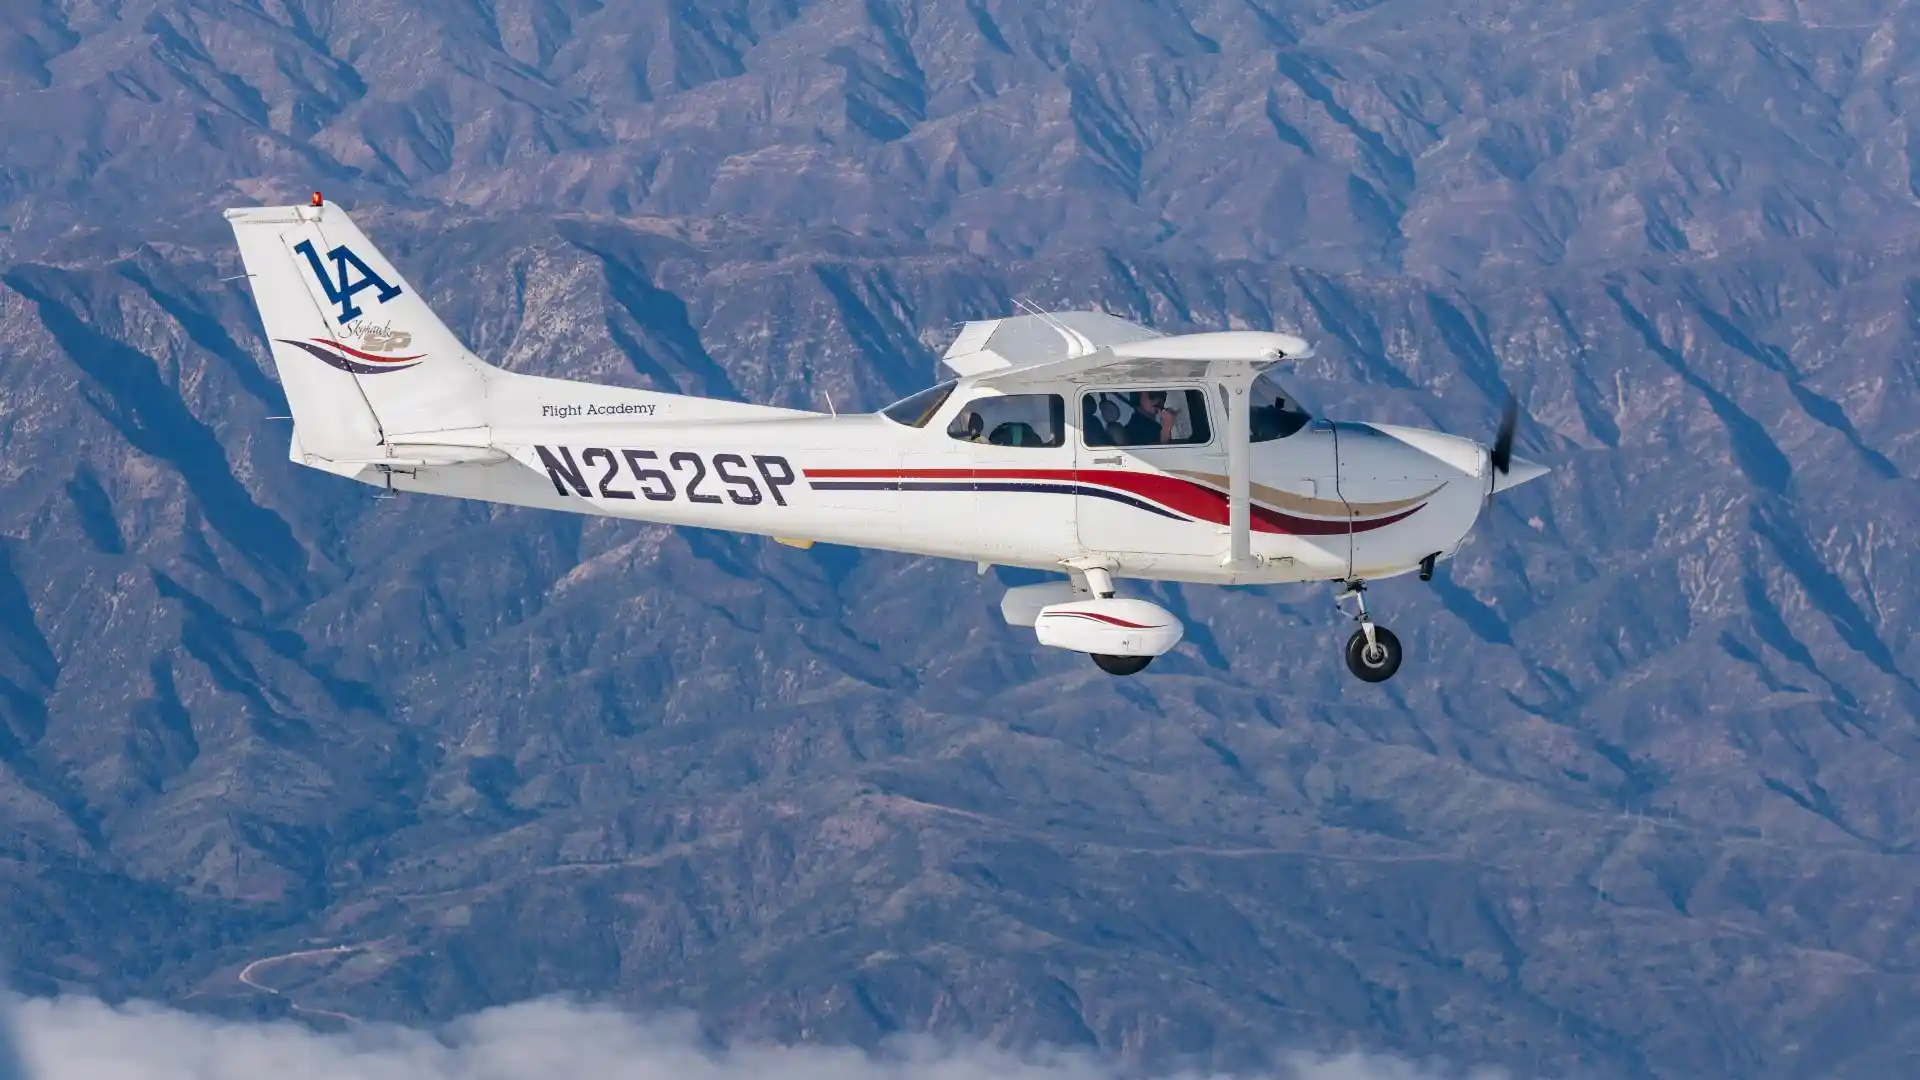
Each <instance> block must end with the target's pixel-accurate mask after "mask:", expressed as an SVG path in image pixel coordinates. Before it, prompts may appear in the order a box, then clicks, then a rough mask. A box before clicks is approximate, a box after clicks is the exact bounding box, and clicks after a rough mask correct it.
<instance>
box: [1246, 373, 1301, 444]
mask: <svg viewBox="0 0 1920 1080" xmlns="http://www.w3.org/2000/svg"><path fill="white" fill-rule="evenodd" d="M1248 397H1249V398H1250V402H1249V404H1250V405H1251V408H1250V409H1249V411H1248V416H1247V421H1248V425H1247V426H1248V428H1249V429H1250V430H1249V434H1250V436H1251V439H1252V441H1253V442H1272V441H1274V440H1275V439H1284V438H1286V437H1287V436H1289V435H1291V434H1293V433H1294V432H1296V431H1299V430H1300V429H1301V428H1303V427H1306V426H1307V425H1308V424H1309V423H1311V422H1312V421H1313V414H1312V413H1310V412H1308V411H1307V410H1306V409H1304V408H1302V407H1301V406H1300V403H1299V402H1298V401H1295V400H1294V399H1293V397H1292V395H1290V394H1288V393H1287V392H1286V391H1285V390H1284V389H1282V388H1281V386H1280V383H1279V381H1278V380H1276V379H1275V378H1274V377H1273V376H1272V375H1270V374H1266V373H1262V374H1261V376H1260V377H1259V378H1257V379H1255V380H1253V390H1252V392H1251V393H1250V394H1249V395H1248Z"/></svg>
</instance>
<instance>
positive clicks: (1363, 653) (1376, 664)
mask: <svg viewBox="0 0 1920 1080" xmlns="http://www.w3.org/2000/svg"><path fill="white" fill-rule="evenodd" d="M1348 600H1352V601H1353V606H1354V615H1353V619H1354V621H1355V622H1358V623H1359V624H1360V629H1358V630H1355V631H1354V632H1353V636H1352V637H1350V638H1348V639H1347V670H1348V671H1351V672H1353V676H1354V678H1356V679H1359V680H1360V681H1361V682H1370V683H1377V682H1386V681H1387V680H1388V679H1391V678H1393V673H1394V672H1396V671H1399V670H1400V656H1401V654H1400V639H1399V638H1397V637H1394V636H1393V631H1391V630H1389V629H1387V628H1386V627H1384V626H1376V625H1374V622H1373V618H1372V616H1370V615H1368V614H1367V585H1366V582H1364V581H1349V582H1347V588H1346V591H1345V592H1343V593H1341V594H1340V595H1339V596H1336V597H1334V599H1333V603H1334V606H1335V607H1337V608H1339V609H1340V610H1341V612H1343V613H1344V612H1345V611H1346V610H1347V608H1346V603H1347V601H1348Z"/></svg>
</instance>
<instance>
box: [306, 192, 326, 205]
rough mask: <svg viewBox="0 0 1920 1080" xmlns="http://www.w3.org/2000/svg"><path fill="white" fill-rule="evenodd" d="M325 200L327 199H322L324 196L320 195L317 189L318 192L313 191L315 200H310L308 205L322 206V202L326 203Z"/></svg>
mask: <svg viewBox="0 0 1920 1080" xmlns="http://www.w3.org/2000/svg"><path fill="white" fill-rule="evenodd" d="M325 202H326V200H325V199H322V198H321V197H320V193H319V192H317V191H316V192H314V193H313V201H312V202H309V203H308V204H307V205H308V206H320V205H322V204H324V203H325Z"/></svg>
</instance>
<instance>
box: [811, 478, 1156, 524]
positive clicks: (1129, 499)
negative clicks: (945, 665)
mask: <svg viewBox="0 0 1920 1080" xmlns="http://www.w3.org/2000/svg"><path fill="white" fill-rule="evenodd" d="M807 483H808V485H809V486H811V487H812V488H813V489H814V490H815V491H1024V492H1033V493H1037V494H1041V495H1090V496H1092V497H1093V498H1096V499H1107V500H1109V501H1112V502H1117V503H1120V504H1122V505H1125V506H1131V507H1133V508H1134V509H1135V510H1145V511H1146V512H1147V513H1149V514H1158V515H1160V516H1161V517H1163V518H1172V519H1173V520H1174V521H1190V520H1192V519H1190V518H1188V517H1186V516H1184V515H1181V514H1176V513H1174V512H1173V511H1171V510H1168V509H1167V508H1166V507H1163V506H1155V505H1154V504H1152V503H1150V502H1147V501H1145V500H1143V499H1136V498H1134V497H1133V496H1132V495H1128V494H1126V493H1125V492H1120V491H1110V490H1108V489H1106V488H1098V487H1089V486H1088V485H1086V484H1044V483H1037V482H1033V481H1006V480H809V481H807Z"/></svg>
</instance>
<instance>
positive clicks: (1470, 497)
mask: <svg viewBox="0 0 1920 1080" xmlns="http://www.w3.org/2000/svg"><path fill="white" fill-rule="evenodd" d="M226 217H227V220H228V221H229V222H231V223H232V225H233V230H234V235H235V237H236V238H237V240H238V242H239V247H240V255H241V258H242V260H243V261H244V262H245V264H246V276H247V277H248V278H249V279H250V280H251V282H252V287H253V295H254V300H255V303H256V304H257V306H258V307H259V309H260V316H261V320H262V322H263V324H264V325H265V328H266V332H267V337H268V340H269V341H270V343H271V345H270V347H271V349H272V352H273V359H274V363H275V364H276V365H277V366H278V368H279V372H280V379H281V382H282V383H283V384H284V386H285V389H286V394H287V401H288V403H289V404H290V405H291V406H292V411H293V420H294V431H293V441H292V448H291V456H292V459H293V460H294V461H296V462H298V463H300V464H302V465H308V466H311V467H313V468H317V469H324V470H326V471H328V472H332V473H336V474H338V475H341V476H345V477H350V478H352V479H355V480H360V481H363V482H366V483H369V484H375V485H378V486H381V487H384V488H386V489H388V490H398V491H418V492H425V493H428V494H434V495H450V496H454V497H457V498H466V499H482V500H488V501H491V502H500V503H510V504H514V505H518V506H533V507H541V508H544V509H549V510H570V511H573V512H575V513H587V514H605V515H609V516H612V517H620V518H630V519H633V520H637V521H652V522H662V523H666V524H671V525H691V526H697V527H701V528H709V529H723V530H729V531H733V532H739V533H751V534H757V535H760V536H768V537H772V538H775V539H776V540H778V541H780V542H781V543H785V544H790V545H792V546H795V547H800V548H806V547H810V546H812V544H813V543H815V542H824V543H832V544H845V545H851V546H856V547H864V548H876V549H879V550H884V551H897V552H905V553H909V554H914V555H931V556H938V557H941V558H950V559H963V560H966V561H969V562H974V563H976V564H978V565H979V567H980V569H981V571H982V572H984V571H985V570H986V568H987V567H989V566H992V565H1003V566H1018V567H1027V568H1031V569H1036V570H1044V571H1053V572H1056V573H1060V574H1062V575H1064V577H1063V578H1061V579H1060V580H1057V581H1050V582H1045V583H1041V584H1036V585H1025V586H1021V587H1018V588H1013V589H1009V590H1008V591H1007V593H1006V596H1005V597H1004V598H1003V600H1002V601H1001V605H1000V610H1001V613H1002V615H1003V617H1004V618H1005V619H1006V621H1007V622H1008V623H1009V624H1011V625H1014V626H1020V627H1031V628H1032V629H1033V630H1034V633H1035V636H1036V637H1037V638H1038V639H1039V641H1040V643H1041V644H1043V645H1051V646H1054V647H1056V648H1061V649H1068V650H1072V651H1074V652H1082V653H1087V654H1089V655H1090V656H1092V658H1093V660H1094V662H1095V663H1096V664H1098V665H1099V666H1100V667H1101V668H1102V669H1103V670H1105V671H1108V672H1110V673H1112V674H1115V675H1131V674H1133V673H1135V672H1138V671H1140V670H1141V669H1143V668H1145V667H1146V666H1147V664H1148V663H1149V662H1151V661H1152V659H1153V658H1154V657H1155V656H1158V655H1160V654H1162V653H1164V652H1166V651H1167V650H1169V649H1171V648H1173V647H1174V645H1175V644H1177V643H1178V642H1179V641H1180V638H1181V635H1182V633H1183V632H1184V628H1183V626H1182V625H1181V623H1180V620H1179V619H1177V618H1175V617H1174V616H1173V615H1172V614H1171V613H1170V612H1168V611H1167V610H1166V609H1164V608H1162V607H1160V606H1159V605H1157V604H1154V603H1152V602H1150V601H1147V600H1144V599H1139V598H1131V597H1127V596H1126V595H1124V593H1122V592H1121V591H1120V589H1119V586H1118V585H1117V582H1118V581H1120V580H1122V579H1135V580H1141V579H1148V580H1162V581H1188V582H1204V583H1213V584H1221V585H1234V584H1270V583H1278V582H1304V581H1328V582H1333V583H1336V584H1339V585H1341V586H1343V587H1344V588H1343V590H1342V591H1341V592H1340V594H1339V595H1338V597H1337V598H1336V600H1335V603H1336V606H1339V607H1340V608H1341V610H1343V611H1344V610H1345V604H1346V601H1348V600H1352V601H1354V604H1353V608H1354V610H1353V612H1352V617H1353V618H1354V619H1355V620H1356V621H1357V622H1358V623H1359V626H1358V628H1357V629H1356V630H1355V631H1354V632H1353V634H1352V636H1351V637H1350V638H1349V639H1348V641H1347V645H1346V660H1347V666H1348V668H1349V669H1350V670H1351V671H1352V672H1353V674H1354V675H1356V676H1358V677H1359V678H1361V679H1363V680H1366V681H1368V682H1380V681H1383V680H1385V679H1388V678H1390V677H1392V675H1393V673H1394V672H1395V671H1396V670H1398V669H1399V667H1400V660H1401V648H1400V642H1399V640H1398V639H1397V638H1395V637H1394V635H1393V634H1392V633H1391V632H1390V631H1388V630H1387V629H1386V628H1385V627H1383V626H1380V625H1378V624H1376V623H1375V622H1374V621H1373V620H1372V618H1371V617H1370V616H1369V615H1368V613H1367V607H1366V594H1365V592H1364V591H1363V590H1364V589H1365V588H1366V583H1367V582H1370V581H1377V580H1379V579H1381V578H1385V577H1391V576H1394V575H1397V574H1404V573H1407V572H1409V571H1416V570H1417V571H1418V572H1419V574H1420V576H1421V578H1422V580H1426V579H1429V578H1431V576H1432V574H1433V569H1434V563H1435V562H1436V561H1437V560H1441V559H1446V558H1450V557H1451V556H1452V555H1453V554H1454V552H1455V551H1456V550H1457V549H1458V548H1459V546H1460V544H1461V543H1462V542H1463V541H1464V540H1465V539H1466V537H1467V534H1468V533H1469V532H1470V531H1471V530H1472V528H1473V525H1474V522H1475V521H1476V520H1477V519H1478V517H1479V515H1480V512H1481V510H1482V507H1483V506H1484V504H1485V503H1486V501H1487V500H1488V499H1489V498H1490V497H1491V496H1492V495H1493V494H1494V493H1497V492H1500V491H1504V490H1506V489H1508V488H1511V487H1514V486H1515V485H1518V484H1522V483H1525V482H1526V481H1528V480H1531V479H1533V478H1535V477H1538V476H1540V475H1542V474H1544V473H1545V472H1546V471H1547V470H1546V468H1544V467H1543V466H1540V465H1537V464H1535V463H1533V462H1530V461H1526V460H1523V459H1521V458H1517V457H1514V456H1512V452H1511V448H1512V444H1513V427H1514V411H1513V405H1512V402H1511V401H1509V403H1508V406H1507V412H1506V415H1505V416H1504V418H1503V420H1502V423H1501V427H1500V430H1499V436H1498V438H1497V439H1496V440H1495V442H1494V444H1493V446H1492V447H1491V448H1489V447H1486V446H1482V445H1481V444H1479V443H1477V442H1473V441H1471V440H1468V439H1463V438H1458V437H1456V436H1452V435H1445V434H1442V433H1439V432H1435V431H1423V430H1417V429H1412V428H1404V427H1389V426H1387V425H1384V424H1360V423H1348V422H1344V421H1343V422H1334V421H1328V420H1320V419H1315V418H1314V417H1312V416H1310V415H1309V414H1308V413H1306V412H1305V411H1303V410H1302V409H1301V408H1300V407H1299V405H1298V404H1297V403H1296V402H1294V401H1293V400H1292V399H1291V398H1290V397H1288V396H1287V395H1286V394H1285V393H1283V392H1282V390H1281V388H1280V386H1279V385H1278V383H1277V382H1276V381H1275V380H1274V379H1273V378H1272V377H1271V369H1273V368H1275V367H1276V366H1279V365H1282V364H1285V363H1288V362H1291V361H1295V360H1300V359H1303V358H1306V357H1310V356H1312V355H1313V351H1312V349H1311V348H1310V347H1309V346H1308V344H1307V343H1306V342H1305V341H1303V340H1301V339H1300V338H1298V337H1294V336H1292V335H1290V334H1281V333H1267V332H1260V331H1245V330H1242V331H1228V332H1221V333H1197V334H1180V335H1163V334H1161V333H1159V332H1157V331H1154V330H1150V329H1148V328H1146V327H1143V326H1138V325H1135V324H1134V323H1131V322H1128V321H1126V320H1124V319H1119V318H1116V317H1113V316H1110V315H1105V314H1100V313H1097V312H1088V311H1061V312H1040V311H1034V312H1032V313H1030V314H1022V315H1017V316H1013V317H1009V318H1000V319H988V320H984V321H979V322H969V323H965V324H963V326H962V327H961V329H960V333H959V336H958V338H957V339H956V340H955V341H954V342H953V344H952V346H951V347H950V348H949V349H948V350H947V352H946V355H945V357H944V362H945V364H946V366H947V367H948V368H950V369H951V370H952V371H953V374H954V376H955V377H954V378H951V379H948V380H946V381H944V382H941V383H940V384H938V385H936V386H931V387H928V388H927V389H925V390H922V391H920V392H919V393H917V394H914V395H912V396H911V397H908V398H906V399H904V400H902V401H899V402H896V403H894V404H892V405H889V406H887V407H886V408H884V409H882V410H880V411H879V412H876V413H870V414H860V415H852V414H849V415H845V416H841V415H835V414H832V413H815V412H806V411H801V410H795V409H780V408H770V407H766V406H760V405H750V404H744V403H741V402H734V401H720V400H714V399H710V398H699V397H688V396H683V395H678V394H665V393H659V392H656V391H652V390H636V389H628V388H626V387H614V386H599V385H594V384H591V383H582V382H570V381H566V380H562V379H548V378H540V377H538V376H532V375H521V374H517V373H515V372H511V371H505V370H502V369H500V368H497V367H493V366H491V365H488V364H486V363H485V362H483V361H481V360H480V359H479V358H478V357H476V356H474V355H473V354H472V353H471V352H469V351H468V350H467V348H466V347H465V346H464V345H462V344H461V342H460V341H459V339H458V338H456V337H455V336H454V335H453V333H452V332H450V331H449V330H448V329H447V327H446V326H445V325H444V324H443V323H441V321H440V319H439V318H438V317H436V316H435V315H434V313H433V311H432V310H431V309H430V308H429V307H428V306H427V304H426V302H425V301H424V300H423V299H422V298H421V296H420V294H419V293H418V292H417V291H415V289H414V288H413V287H412V286H411V285H409V284H408V283H407V281H406V280H405V279H404V278H403V277H402V276H401V275H400V273H399V272H398V271H397V270H396V269H395V268H394V266H393V264H392V263H390V262H388V261H387V259H386V258H385V257H384V256H382V255H381V254H380V252H379V251H378V250H377V249H376V248H375V247H374V246H373V245H372V244H371V243H369V242H368V241H367V238H366V237H365V236H364V235H362V233H361V232H360V230H359V229H358V228H356V227H355V226H354V223H353V221H352V219H350V218H349V217H348V216H347V214H346V212H345V211H343V210H341V209H340V207H338V206H336V205H333V204H331V203H327V202H325V201H324V200H323V199H322V198H321V196H320V194H319V193H318V192H315V193H314V196H313V200H312V202H311V203H310V204H309V205H305V206H281V207H258V208H246V209H233V210H228V211H227V212H226Z"/></svg>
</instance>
